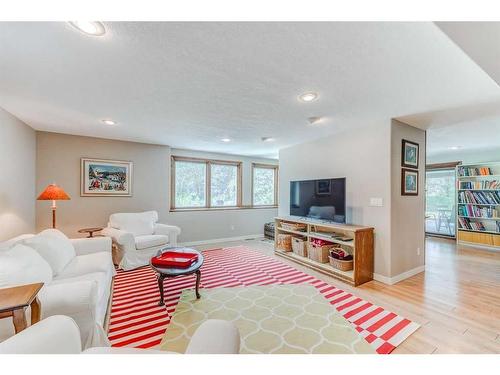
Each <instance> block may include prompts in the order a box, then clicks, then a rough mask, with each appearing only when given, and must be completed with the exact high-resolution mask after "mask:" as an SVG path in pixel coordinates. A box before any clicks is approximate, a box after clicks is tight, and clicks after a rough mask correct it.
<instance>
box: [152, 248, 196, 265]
mask: <svg viewBox="0 0 500 375" xmlns="http://www.w3.org/2000/svg"><path fill="white" fill-rule="evenodd" d="M197 260H198V254H195V253H180V252H176V251H165V252H164V253H163V254H161V255H158V256H155V257H153V258H152V259H151V264H152V265H153V266H156V267H169V268H188V267H191V266H192V265H193V264H194V263H196V261H197Z"/></svg>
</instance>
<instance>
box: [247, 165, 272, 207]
mask: <svg viewBox="0 0 500 375" xmlns="http://www.w3.org/2000/svg"><path fill="white" fill-rule="evenodd" d="M277 204H278V167H277V166H276V165H265V164H253V165H252V205H253V206H276V205H277Z"/></svg>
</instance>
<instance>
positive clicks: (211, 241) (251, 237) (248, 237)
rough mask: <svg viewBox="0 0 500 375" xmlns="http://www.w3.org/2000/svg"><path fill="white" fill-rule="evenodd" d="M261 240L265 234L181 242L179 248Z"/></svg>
mask: <svg viewBox="0 0 500 375" xmlns="http://www.w3.org/2000/svg"><path fill="white" fill-rule="evenodd" d="M261 238H264V235H263V234H250V235H248V236H238V237H225V238H214V239H211V240H202V241H190V242H181V243H179V244H178V246H197V245H210V244H213V243H218V242H232V241H245V240H257V239H261Z"/></svg>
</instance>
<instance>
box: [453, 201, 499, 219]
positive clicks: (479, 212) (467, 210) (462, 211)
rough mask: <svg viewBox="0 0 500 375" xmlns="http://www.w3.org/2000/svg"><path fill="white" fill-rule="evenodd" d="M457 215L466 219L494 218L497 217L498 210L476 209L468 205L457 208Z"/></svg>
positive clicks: (488, 208) (491, 208) (476, 207)
mask: <svg viewBox="0 0 500 375" xmlns="http://www.w3.org/2000/svg"><path fill="white" fill-rule="evenodd" d="M458 215H460V216H467V217H480V218H481V217H483V218H494V217H499V216H498V210H497V209H496V208H493V207H491V206H490V207H478V206H473V205H470V204H465V205H462V206H458Z"/></svg>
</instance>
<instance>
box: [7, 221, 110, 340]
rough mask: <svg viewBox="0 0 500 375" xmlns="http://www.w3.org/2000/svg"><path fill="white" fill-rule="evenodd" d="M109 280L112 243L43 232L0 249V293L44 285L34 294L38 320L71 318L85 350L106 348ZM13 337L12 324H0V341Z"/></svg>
mask: <svg viewBox="0 0 500 375" xmlns="http://www.w3.org/2000/svg"><path fill="white" fill-rule="evenodd" d="M114 275H115V269H114V266H113V262H112V258H111V240H110V239H109V238H106V237H96V238H82V239H72V240H70V239H68V238H67V237H66V236H65V235H64V234H63V233H62V232H60V231H58V230H56V229H48V230H45V231H43V232H41V233H39V234H37V235H33V234H31V235H28V234H26V235H21V236H18V237H16V238H13V239H11V240H9V241H6V242H3V243H0V288H5V287H9V286H15V285H22V284H29V283H34V282H44V286H43V288H42V289H41V290H40V292H39V294H38V297H39V299H40V302H41V306H42V308H41V316H42V319H44V318H47V317H49V316H52V315H67V316H70V317H71V318H73V319H74V320H75V322H76V324H78V327H79V328H80V332H81V345H82V347H83V348H85V349H86V348H89V347H92V346H106V345H109V341H108V339H107V335H106V333H105V332H104V329H103V324H104V320H105V317H106V311H107V307H108V303H109V298H110V294H111V284H112V279H113V276H114ZM27 314H28V317H29V315H30V311H29V308H28V309H27ZM28 320H29V319H28ZM12 335H14V327H13V324H12V320H11V319H0V341H3V340H5V339H7V338H8V337H10V336H12Z"/></svg>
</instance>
